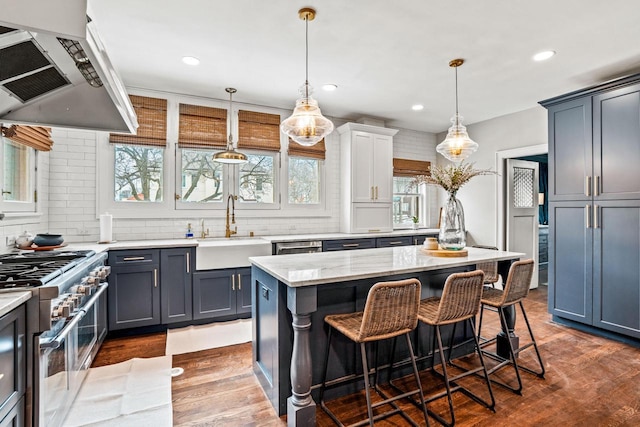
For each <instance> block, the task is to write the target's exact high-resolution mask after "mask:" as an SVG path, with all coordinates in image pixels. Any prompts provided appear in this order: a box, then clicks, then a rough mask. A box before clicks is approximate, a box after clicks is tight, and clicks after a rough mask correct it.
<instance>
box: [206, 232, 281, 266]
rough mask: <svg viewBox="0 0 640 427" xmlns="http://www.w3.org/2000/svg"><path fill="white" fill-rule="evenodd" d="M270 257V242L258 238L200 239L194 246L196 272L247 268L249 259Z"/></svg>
mask: <svg viewBox="0 0 640 427" xmlns="http://www.w3.org/2000/svg"><path fill="white" fill-rule="evenodd" d="M263 255H271V242H269V241H267V240H264V239H261V238H259V237H238V238H232V239H225V238H220V239H201V240H199V241H198V246H196V270H211V269H215V268H235V267H249V266H250V265H251V263H250V262H249V257H252V256H263Z"/></svg>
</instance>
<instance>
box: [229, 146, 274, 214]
mask: <svg viewBox="0 0 640 427" xmlns="http://www.w3.org/2000/svg"><path fill="white" fill-rule="evenodd" d="M247 160H248V162H247V163H245V164H242V165H240V181H239V185H238V201H239V202H240V203H256V204H273V203H274V202H275V193H274V185H275V168H274V164H275V163H276V158H275V156H274V155H273V154H264V155H255V154H247Z"/></svg>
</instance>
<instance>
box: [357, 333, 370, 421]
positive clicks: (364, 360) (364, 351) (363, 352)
mask: <svg viewBox="0 0 640 427" xmlns="http://www.w3.org/2000/svg"><path fill="white" fill-rule="evenodd" d="M360 354H361V356H362V370H363V372H364V392H365V396H366V398H367V414H368V415H369V425H370V426H371V427H373V408H372V407H371V396H370V395H369V392H370V389H369V388H370V385H369V365H368V364H367V349H366V347H365V345H364V343H363V342H362V343H360Z"/></svg>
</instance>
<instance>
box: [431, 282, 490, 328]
mask: <svg viewBox="0 0 640 427" xmlns="http://www.w3.org/2000/svg"><path fill="white" fill-rule="evenodd" d="M483 285H484V272H483V271H482V270H475V271H470V272H468V273H454V274H452V275H450V276H449V277H447V281H446V282H445V283H444V289H443V290H442V296H441V297H440V305H439V306H438V311H437V313H436V315H435V319H434V321H435V323H436V324H440V325H446V324H447V323H455V322H460V321H463V320H466V319H469V318H471V317H474V316H475V315H476V314H477V313H478V311H479V310H480V300H481V298H482V288H483Z"/></svg>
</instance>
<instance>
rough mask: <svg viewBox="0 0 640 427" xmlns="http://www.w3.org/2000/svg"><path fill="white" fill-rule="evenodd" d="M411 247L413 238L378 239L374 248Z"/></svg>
mask: <svg viewBox="0 0 640 427" xmlns="http://www.w3.org/2000/svg"><path fill="white" fill-rule="evenodd" d="M411 245H413V236H394V237H378V238H377V239H376V248H392V247H394V246H411Z"/></svg>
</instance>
